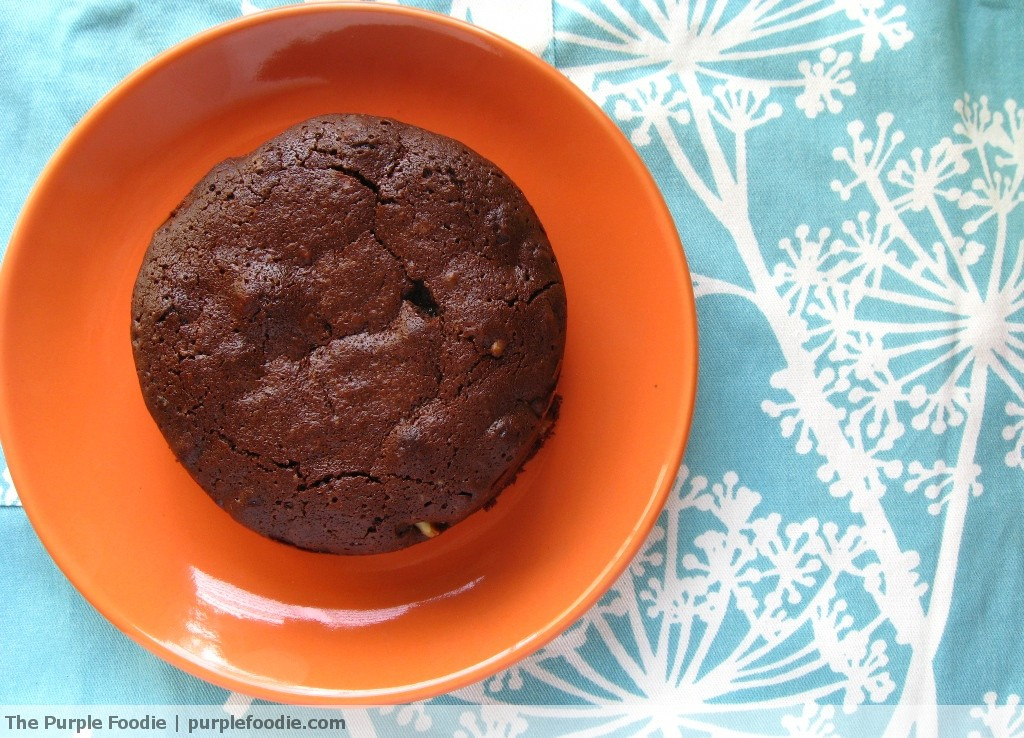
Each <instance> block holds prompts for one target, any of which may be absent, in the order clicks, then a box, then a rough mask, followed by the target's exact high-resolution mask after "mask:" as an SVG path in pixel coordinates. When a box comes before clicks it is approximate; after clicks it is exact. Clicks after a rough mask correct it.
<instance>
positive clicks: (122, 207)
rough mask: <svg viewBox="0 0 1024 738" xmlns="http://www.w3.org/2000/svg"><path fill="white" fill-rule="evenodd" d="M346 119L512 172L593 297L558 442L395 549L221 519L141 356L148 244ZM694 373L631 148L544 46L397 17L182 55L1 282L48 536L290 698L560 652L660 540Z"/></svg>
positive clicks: (171, 642)
mask: <svg viewBox="0 0 1024 738" xmlns="http://www.w3.org/2000/svg"><path fill="white" fill-rule="evenodd" d="M332 112H362V113H371V114H375V115H384V116H390V117H394V118H397V119H400V120H403V121H406V122H408V123H412V124H415V125H418V126H422V127H424V128H427V129H430V130H434V131H437V132H440V133H443V134H446V135H448V136H452V137H454V138H457V139H459V140H461V141H463V142H465V143H466V144H468V145H469V146H471V147H472V148H474V149H476V150H477V151H479V152H480V153H481V154H483V155H484V156H485V157H487V158H489V159H491V160H493V161H494V162H496V163H497V164H498V165H499V166H500V167H502V168H503V169H504V170H505V171H506V172H507V173H508V174H509V175H510V176H511V177H512V178H513V180H515V181H516V182H517V183H518V185H519V186H520V187H521V188H522V189H523V191H524V192H525V193H526V195H527V197H528V198H529V200H530V201H531V202H532V204H533V205H534V207H535V208H536V210H537V212H538V214H539V216H540V218H541V221H542V222H543V223H544V225H545V227H546V229H547V231H548V234H549V236H550V238H551V242H552V244H553V246H554V248H555V251H556V253H557V256H558V259H559V263H560V265H561V268H562V272H563V276H564V279H565V284H566V289H567V294H568V303H569V332H568V341H567V347H566V354H565V362H564V370H563V373H562V379H561V385H560V390H559V391H560V394H561V395H562V397H563V403H562V412H561V418H560V420H559V423H558V426H557V430H556V432H555V434H554V436H553V437H552V438H551V439H550V440H549V441H548V443H547V444H546V445H545V446H544V447H543V449H542V450H541V452H540V453H539V454H538V455H537V456H536V457H535V458H534V459H533V460H532V461H531V462H530V463H529V464H528V465H527V467H526V470H525V471H524V472H523V473H522V474H521V475H520V477H519V479H518V480H517V482H516V483H515V485H514V486H513V487H510V488H509V489H507V490H506V491H505V492H504V493H503V494H502V496H501V498H500V500H499V502H498V504H497V506H496V507H495V508H494V509H492V510H491V511H488V512H484V513H478V514H476V515H474V516H473V517H471V518H470V519H469V520H467V521H465V522H464V523H461V524H460V525H458V526H456V527H455V528H453V529H451V530H450V531H448V532H446V533H445V534H443V535H441V536H439V537H438V538H435V539H433V540H431V541H428V542H426V543H423V544H420V545H417V546H414V547H412V548H410V549H406V550H404V551H400V552H396V553H393V554H386V555H377V556H370V557H337V556H329V555H322V554H313V553H308V552H304V551H299V550H296V549H292V548H289V547H287V546H284V545H282V544H278V543H274V542H272V541H270V540H266V539H264V538H261V537H260V536H258V535H256V534H254V533H251V532H249V531H248V530H246V529H244V528H242V527H241V526H240V525H238V524H237V523H235V522H234V521H233V520H231V519H230V518H229V517H228V515H226V514H225V513H223V512H222V511H221V510H219V509H218V508H217V507H216V506H215V505H214V503H213V502H211V501H210V499H209V498H208V497H207V496H206V495H205V494H204V493H203V492H202V491H201V490H200V489H199V488H198V487H197V486H196V485H195V483H194V482H193V481H192V480H191V478H190V477H189V476H188V474H187V473H186V472H185V471H184V469H183V468H182V467H181V466H180V465H179V464H178V463H177V462H176V461H175V459H174V457H173V456H172V454H171V452H170V451H169V449H168V447H167V444H166V443H165V442H164V440H163V438H162V437H161V435H160V432H159V431H158V429H157V427H156V425H155V424H154V422H153V420H152V419H151V418H150V416H149V414H148V413H147V411H146V408H145V406H144V404H143V400H142V395H141V393H140V390H139V386H138V382H137V380H136V376H135V372H134V365H133V363H132V355H131V347H130V343H129V302H130V294H131V289H132V285H133V282H134V279H135V275H136V272H137V270H138V267H139V264H140V262H141V259H142V255H143V253H144V251H145V249H146V246H147V244H148V242H149V239H150V236H151V234H152V232H153V231H154V229H155V228H156V227H157V226H158V225H159V224H160V223H161V222H162V221H163V220H164V218H166V217H167V214H168V213H169V212H170V210H171V209H172V208H173V207H174V206H175V205H176V204H177V202H178V201H179V200H180V199H181V198H182V196H183V195H184V194H185V193H186V192H188V190H189V189H190V188H191V187H192V185H193V184H194V183H195V182H196V181H198V180H199V178H200V177H202V176H203V174H205V173H206V172H207V171H208V170H209V169H210V168H211V167H212V166H213V165H214V164H216V163H217V162H219V161H220V160H222V159H224V158H226V157H229V156H236V155H239V154H242V153H245V152H248V151H250V150H251V149H253V148H255V147H256V146H257V145H258V144H259V143H261V142H263V141H264V140H266V139H268V138H270V137H271V136H273V135H275V134H277V133H278V132H280V131H282V130H283V129H285V128H287V127H289V126H290V125H292V124H294V123H296V122H298V121H301V120H304V119H306V118H309V117H312V116H315V115H319V114H324V113H332ZM696 379H697V336H696V318H695V311H694V303H693V295H692V291H691V288H690V279H689V274H688V272H687V269H686V264H685V261H684V258H683V253H682V249H681V247H680V244H679V240H678V236H677V233H676V229H675V227H674V224H673V222H672V219H671V217H670V215H669V213H668V210H667V209H666V207H665V204H664V202H663V200H662V197H661V195H660V193H659V192H658V189H657V187H656V186H655V184H654V182H653V180H652V179H651V177H650V176H649V174H648V172H647V171H646V169H645V168H644V166H643V164H642V163H641V161H640V159H639V158H638V156H637V155H636V153H635V152H634V151H633V149H632V147H631V146H630V144H629V142H628V141H627V140H626V139H625V138H624V137H623V136H622V134H621V133H620V132H619V131H618V130H617V129H616V127H615V126H614V124H613V123H612V122H611V121H609V119H608V118H607V117H606V116H605V115H604V114H603V113H602V112H601V111H600V110H599V109H598V108H597V107H596V106H594V105H593V104H592V103H591V102H590V101H588V100H587V98H586V97H585V96H584V95H583V94H582V93H581V92H580V91H578V90H577V89H576V88H575V87H573V86H572V85H571V84H570V83H569V82H568V81H567V80H566V79H565V78H564V77H563V76H562V75H561V74H559V73H558V72H557V71H555V70H554V69H553V68H551V67H550V66H548V65H546V64H545V63H543V62H542V61H540V60H539V59H537V58H535V57H533V56H532V55H530V54H529V53H527V52H526V51H523V50H522V49H520V48H518V47H516V46H514V45H512V44H511V43H509V42H507V41H504V40H502V39H500V38H498V37H496V36H493V35H491V34H488V33H487V32H484V31H481V30H479V29H476V28H473V27H471V26H469V25H467V24H464V23H461V22H458V21H454V20H451V19H448V18H445V17H442V16H437V15H432V14H428V13H425V12H421V11H416V10H411V9H408V8H401V7H396V6H380V5H375V4H366V5H319V4H311V5H303V6H294V7H289V8H285V9H280V10H277V11H270V12H266V13H260V14H257V15H253V16H250V17H246V18H243V19H240V20H238V21H235V22H232V23H228V24H226V25H223V26H219V27H217V28H214V29H212V30H210V31H208V32H206V33H204V34H202V35H199V36H197V37H195V38H192V39H190V40H188V41H186V42H184V43H182V44H181V45H179V46H176V47H175V48H173V49H171V50H170V51H168V52H166V53H164V54H162V55H161V56H159V57H157V58H156V59H155V60H153V61H152V62H150V63H149V64H147V65H146V66H145V67H143V68H142V69H140V70H139V71H138V72H136V73H135V74H133V75H132V76H131V77H129V78H128V79H127V80H126V81H125V82H123V83H122V84H121V85H120V86H118V87H117V88H116V89H115V90H114V91H113V92H112V93H111V94H110V95H108V96H107V97H106V98H104V99H103V100H102V101H101V102H100V103H99V104H98V105H97V106H96V107H95V108H94V109H93V110H92V111H91V112H90V113H89V114H88V115H87V116H86V117H85V118H84V119H83V120H82V122H81V123H80V124H79V125H78V126H77V127H76V128H75V129H74V131H73V132H72V133H71V135H70V136H69V137H68V139H67V140H66V141H65V143H64V144H63V145H62V147H61V148H60V149H59V151H58V152H57V154H56V155H55V156H54V158H53V160H52V161H51V162H50V164H49V165H48V167H47V168H46V170H45V171H44V173H43V175H42V176H41V178H40V180H39V182H38V184H37V185H36V187H35V189H34V191H33V192H32V194H31V196H30V199H29V201H28V203H27V204H26V206H25V208H24V211H23V213H22V215H21V218H20V221H19V223H18V225H17V227H16V230H15V234H14V236H13V238H12V241H11V245H10V249H9V251H8V254H7V257H6V260H5V263H4V265H3V270H2V274H0V436H2V440H3V445H4V449H5V452H6V454H7V457H8V460H9V464H10V467H11V470H12V474H13V477H14V481H15V484H16V486H17V489H18V491H19V493H20V495H21V498H22V501H23V503H24V506H25V509H26V510H27V512H28V514H29V517H30V519H31V521H32V523H33V525H34V526H35V529H36V530H37V532H38V534H39V536H40V538H41V539H42V541H43V543H44V544H45V546H46V547H47V549H48V550H49V552H50V553H51V555H52V556H53V558H54V559H55V561H56V562H57V564H58V565H59V566H60V567H61V569H62V570H63V571H64V572H65V573H66V574H67V576H68V577H69V579H70V580H71V581H72V582H73V583H74V585H75V586H76V587H77V588H78V589H79V590H80V591H81V592H82V594H84V595H85V597H86V598H88V599H89V600H90V601H91V602H92V603H93V604H94V605H95V606H96V608H97V609H98V610H99V611H100V612H102V613H103V614H104V615H105V616H106V617H107V618H109V619H110V620H111V621H112V622H113V623H114V624H115V625H116V626H117V627H118V628H120V629H121V630H122V631H124V632H125V633H126V634H127V635H129V636H130V637H131V638H133V639H135V640H136V641H137V642H139V643H140V644H142V645H143V646H145V647H146V648H148V649H150V650H152V651H153V652H155V653H156V654H158V655H159V656H161V657H163V658H164V659H167V660H168V661H170V662H171V663H173V664H175V665H177V666H179V667H181V668H182V669H185V670H186V671H189V672H191V673H193V674H195V675H197V676H200V677H203V678H205V679H208V680H210V681H212V682H215V683H218V684H220V685H223V686H225V687H228V688H232V689H236V690H239V691H243V692H247V693H249V694H253V695H257V696H260V697H264V698H267V699H272V700H281V701H290V702H301V703H307V704H313V703H362V704H367V703H384V702H399V701H409V700H416V699H422V698H426V697H429V696H432V695H435V694H438V693H441V692H445V691H449V690H452V689H455V688H458V687H460V686H464V685H466V684H468V683H471V682H472V681H475V680H478V679H481V678H483V677H485V676H488V675H489V674H491V673H493V672H495V671H497V670H499V669H501V668H503V667H506V666H508V665H509V664H511V663H513V662H514V661H516V660H517V659H519V658H521V657H523V656H524V655H526V654H528V653H529V652H531V651H533V650H534V649H536V648H538V647H539V646H541V645H543V644H544V643H545V642H546V641H548V640H550V639H551V638H553V637H554V636H555V635H557V634H558V633H559V632H560V631H561V630H562V629H563V628H565V627H566V626H568V625H569V624H570V623H571V622H572V621H573V620H574V619H575V618H577V617H578V616H579V615H581V614H582V613H583V612H584V611H585V610H586V608H587V607H589V606H590V605H591V604H593V603H594V602H595V601H596V600H597V598H598V597H599V596H600V595H601V593H603V592H604V591H605V590H606V589H607V588H608V587H609V586H610V585H611V583H612V582H613V581H614V579H615V577H616V576H617V575H618V574H619V573H620V572H621V571H622V570H623V568H624V567H625V566H626V565H627V563H628V562H629V560H630V558H631V557H632V556H633V554H634V553H635V552H636V550H637V548H638V547H639V545H640V544H641V542H642V541H643V539H644V537H645V535H646V534H647V532H648V531H649V530H650V528H651V526H652V525H653V523H654V521H655V519H656V517H657V515H658V512H659V510H660V509H661V507H662V505H663V503H664V501H665V498H666V495H667V493H668V490H669V487H670V485H671V482H672V479H673V476H674V474H675V471H676V469H677V467H678V465H679V463H680V459H681V456H682V453H683V448H684V445H685V441H686V435H687V432H688V429H689V425H690V417H691V414H692V409H693V400H694V393H695V388H696Z"/></svg>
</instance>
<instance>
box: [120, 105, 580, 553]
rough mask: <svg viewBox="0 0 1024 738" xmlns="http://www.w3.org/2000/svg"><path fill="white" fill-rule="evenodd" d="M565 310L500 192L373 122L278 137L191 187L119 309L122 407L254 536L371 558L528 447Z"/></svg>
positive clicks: (553, 367)
mask: <svg viewBox="0 0 1024 738" xmlns="http://www.w3.org/2000/svg"><path fill="white" fill-rule="evenodd" d="M565 325H566V303H565V291H564V288H563V285H562V279H561V275H560V273H559V270H558V266H557V263H556V261H555V257H554V254H553V253H552V250H551V246H550V244H549V243H548V239H547V237H546V235H545V233H544V230H543V228H542V227H541V224H540V222H539V221H538V219H537V216H536V214H535V213H534V211H533V210H532V208H531V207H530V205H529V204H528V203H527V201H526V199H525V197H524V196H523V194H522V192H520V190H519V189H518V188H517V187H516V186H515V184H513V183H512V182H511V181H510V180H509V178H508V177H507V176H506V175H505V174H504V173H502V172H501V171H500V170H499V169H498V168H497V167H496V166H495V165H494V164H492V163H490V162H489V161H487V160H485V159H483V158H482V157H481V156H479V155H478V154H476V153H475V152H473V151H472V150H470V149H468V148H467V147H465V146H464V145H462V144H460V143H458V142H457V141H454V140H452V139H449V138H446V137H443V136H440V135H437V134H434V133H430V132H428V131H424V130H422V129H419V128H416V127H413V126H409V125H406V124H403V123H399V122H397V121H393V120H388V119H381V118H374V117H371V116H362V115H333V116H325V117H321V118H315V119H312V120H308V121H306V122H304V123H301V124H299V125H297V126H294V127H293V128H290V129H289V130H287V131H285V132H284V133H282V134H280V135H279V136H277V137H275V138H274V139H272V140H270V141H268V142H267V143H265V144H264V145H262V146H260V147H259V148H258V149H257V150H256V151H254V152H252V153H251V154H249V155H247V156H244V157H241V158H238V159H229V160H227V161H225V162H222V163H221V164H219V165H217V166H216V167H214V169H213V170H212V171H211V172H210V173H209V174H208V175H207V176H206V177H205V178H203V180H202V181H201V182H199V183H198V184H197V185H196V187H195V188H194V189H193V190H192V192H191V193H189V194H188V196H186V198H185V199H184V201H183V202H182V203H181V204H180V205H179V206H178V207H177V208H176V209H175V210H174V212H173V213H172V214H171V216H170V217H169V218H168V220H167V221H166V222H165V223H164V224H163V225H162V226H161V227H160V228H159V229H158V230H157V232H156V234H155V235H154V236H153V240H152V242H151V243H150V246H149V249H148V251H147V253H146V256H145V258H144V261H143V264H142V267H141V269H140V271H139V275H138V279H137V282H136V285H135V291H134V294H133V298H132V330H131V335H132V347H133V351H134V355H135V362H136V367H137V369H138V374H139V380H140V384H141V387H142V391H143V396H144V397H145V400H146V404H147V406H148V408H149V410H150V412H151V413H152V415H153V417H154V419H155V420H156V422H157V424H158V425H159V427H160V429H161V431H162V432H163V433H164V436H165V437H166V438H167V441H168V443H169V444H170V446H171V448H172V450H173V451H174V452H175V454H176V455H177V457H178V458H179V460H180V461H181V462H182V464H184V466H185V467H186V468H187V469H188V470H189V472H190V473H191V474H192V475H193V477H194V478H195V479H196V480H197V481H198V482H199V484H200V485H201V486H202V487H203V488H204V489H205V490H206V491H207V493H208V494H209V495H210V496H211V497H212V498H213V499H214V500H215V501H216V502H217V503H218V504H219V505H221V506H222V507H223V508H224V509H225V510H227V511H228V512H229V513H230V514H231V515H233V516H234V517H235V518H236V519H237V520H239V521H240V522H242V523H243V524H245V525H247V526H249V527H250V528H252V529H254V530H256V531H257V532H259V533H262V534H264V535H267V536H270V537H272V538H275V539H278V540H281V541H284V542H286V543H290V544H292V545H295V546H299V547H302V548H307V549H311V550H315V551H329V552H334V553H377V552H383V551H390V550H394V549H398V548H402V547H404V546H407V545H410V544H412V543H415V542H417V541H420V540H423V538H424V537H425V536H426V535H430V534H432V532H434V531H436V530H443V529H444V528H446V527H447V526H449V525H452V524H454V523H456V522H458V521H460V520H462V519H463V518H465V517H466V516H468V515H469V514H470V513H472V512H473V511H475V510H477V509H479V508H481V507H483V506H485V505H488V504H489V503H491V502H492V501H493V500H494V498H495V496H496V495H497V494H498V492H500V491H501V489H502V488H503V487H504V486H506V485H507V484H508V483H509V482H510V481H511V479H512V477H513V476H514V475H515V473H516V472H517V471H518V470H519V468H520V467H521V466H522V464H523V463H524V461H525V460H526V458H527V457H528V456H529V455H530V454H531V453H532V451H533V450H535V449H536V447H537V445H538V444H539V442H540V441H541V440H542V439H543V435H544V433H545V432H546V431H547V429H548V428H549V427H550V423H551V420H552V415H553V403H552V400H553V397H554V390H555V383H556V381H557V378H558V373H559V368H560V366H561V359H562V352H563V348H564V342H565Z"/></svg>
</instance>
